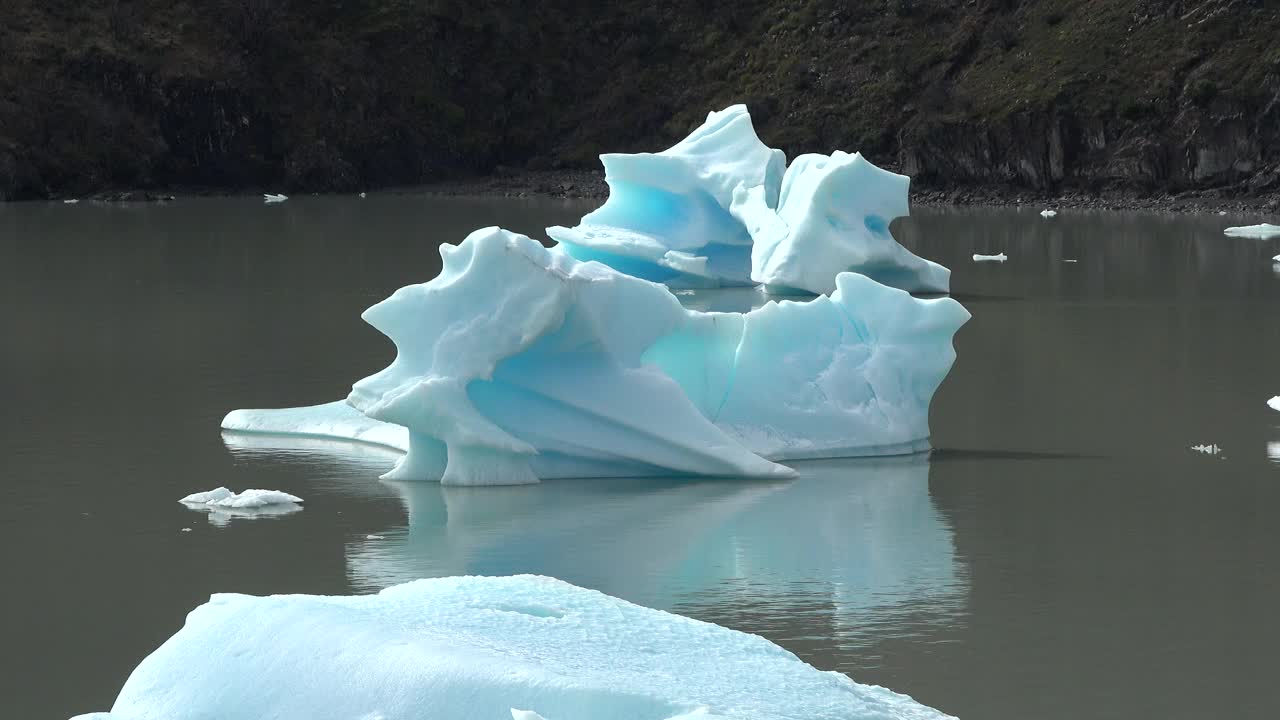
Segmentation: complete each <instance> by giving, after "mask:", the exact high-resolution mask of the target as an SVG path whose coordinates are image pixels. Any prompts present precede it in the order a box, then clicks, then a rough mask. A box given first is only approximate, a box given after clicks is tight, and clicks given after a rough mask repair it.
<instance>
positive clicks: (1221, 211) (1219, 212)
mask: <svg viewBox="0 0 1280 720" xmlns="http://www.w3.org/2000/svg"><path fill="white" fill-rule="evenodd" d="M1218 214H1219V215H1226V214H1227V211H1226V210H1219V211H1218Z"/></svg>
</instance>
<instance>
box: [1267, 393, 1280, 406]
mask: <svg viewBox="0 0 1280 720" xmlns="http://www.w3.org/2000/svg"><path fill="white" fill-rule="evenodd" d="M1267 407H1269V408H1271V409H1272V410H1280V395H1277V396H1275V397H1273V398H1271V399H1270V400H1268V401H1267Z"/></svg>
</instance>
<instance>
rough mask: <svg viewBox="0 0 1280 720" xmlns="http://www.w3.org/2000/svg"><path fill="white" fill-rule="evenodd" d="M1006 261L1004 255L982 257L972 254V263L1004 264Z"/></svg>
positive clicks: (1006, 258)
mask: <svg viewBox="0 0 1280 720" xmlns="http://www.w3.org/2000/svg"><path fill="white" fill-rule="evenodd" d="M1008 259H1009V257H1008V256H1007V255H1005V254H1004V253H1000V254H998V255H982V254H979V253H974V255H973V261H974V262H1004V261H1005V260H1008Z"/></svg>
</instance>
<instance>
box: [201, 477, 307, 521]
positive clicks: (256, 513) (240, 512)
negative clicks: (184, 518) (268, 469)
mask: <svg viewBox="0 0 1280 720" xmlns="http://www.w3.org/2000/svg"><path fill="white" fill-rule="evenodd" d="M178 502H180V503H182V504H183V505H185V506H186V507H187V508H188V509H191V510H201V511H204V512H206V513H208V514H209V523H210V524H211V525H218V526H223V525H227V524H228V523H230V522H231V521H232V520H233V519H235V518H266V517H278V516H280V515H291V514H293V513H295V512H298V511H299V510H301V509H302V508H301V507H299V504H300V503H302V502H303V500H302V498H300V497H298V496H297V495H290V494H289V493H286V492H281V491H279V490H252V489H251V490H245V491H244V492H242V493H233V492H231V491H230V490H228V489H227V488H225V487H220V488H216V489H214V490H209V491H206V492H198V493H192V494H191V495H188V496H186V497H184V498H182V499H181V500H179V501H178ZM184 532H185V531H184Z"/></svg>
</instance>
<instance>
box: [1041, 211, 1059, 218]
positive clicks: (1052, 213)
mask: <svg viewBox="0 0 1280 720" xmlns="http://www.w3.org/2000/svg"><path fill="white" fill-rule="evenodd" d="M1040 217H1042V218H1045V219H1049V218H1055V217H1058V211H1057V210H1041V211H1040Z"/></svg>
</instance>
